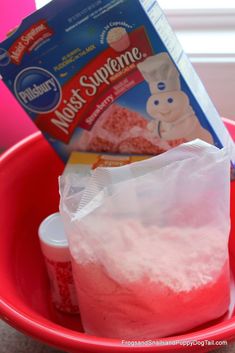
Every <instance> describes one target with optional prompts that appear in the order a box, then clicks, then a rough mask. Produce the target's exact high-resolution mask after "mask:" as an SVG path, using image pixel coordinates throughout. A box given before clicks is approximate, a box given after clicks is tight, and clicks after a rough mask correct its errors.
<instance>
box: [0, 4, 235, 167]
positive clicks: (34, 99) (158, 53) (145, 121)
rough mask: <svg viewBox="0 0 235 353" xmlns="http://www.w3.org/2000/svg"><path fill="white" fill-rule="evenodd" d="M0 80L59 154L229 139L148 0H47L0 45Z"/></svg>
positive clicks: (228, 142) (152, 151) (147, 149)
mask: <svg viewBox="0 0 235 353" xmlns="http://www.w3.org/2000/svg"><path fill="white" fill-rule="evenodd" d="M0 74H1V76H2V79H3V81H4V83H5V84H6V85H7V86H8V88H9V89H10V90H11V92H12V93H13V94H14V95H15V97H16V99H17V100H18V101H19V103H20V104H21V105H22V107H23V108H24V109H25V110H26V112H27V113H28V114H29V116H30V117H31V119H32V120H33V121H34V123H35V124H36V125H37V126H38V128H39V129H40V130H41V131H42V132H43V134H44V135H45V137H46V138H47V139H48V141H49V142H50V143H51V144H52V146H53V147H54V148H55V150H56V151H57V153H58V154H59V155H60V156H61V158H62V159H63V160H64V161H66V160H67V159H68V157H69V154H70V152H71V151H74V150H78V151H94V152H109V153H117V154H148V155H156V154H159V153H162V152H164V151H167V150H168V149H170V148H171V147H174V146H176V145H178V144H180V143H182V142H186V141H190V140H193V139H195V138H201V139H202V140H204V141H207V142H209V143H213V144H215V145H216V146H218V147H219V148H221V147H222V146H227V147H228V148H229V150H230V153H231V154H232V151H233V147H234V144H233V142H232V139H231V138H230V136H229V134H228V132H227V130H226V129H225V127H224V125H223V123H222V121H221V119H220V116H219V115H218V113H217V111H216V109H215V107H214V105H213V104H212V102H211V100H210V98H209V97H208V95H207V93H206V91H205V89H204V87H203V85H202V83H201V81H200V79H199V78H198V76H197V74H196V72H195V71H194V69H193V67H192V65H191V63H190V62H189V60H188V58H187V56H186V54H185V53H184V52H183V50H182V47H181V45H180V44H179V42H178V40H177V38H176V36H175V34H174V33H173V31H172V29H171V27H170V26H169V24H168V22H167V20H166V17H165V15H164V13H163V12H162V10H161V8H160V7H159V5H158V3H157V2H156V1H155V0H79V1H77V0H54V1H52V2H51V3H49V4H48V5H46V6H44V7H43V8H41V9H40V10H38V11H36V12H35V13H33V14H32V15H31V16H29V17H27V18H26V19H24V20H23V22H22V23H21V24H20V26H19V27H18V29H17V30H16V31H15V32H14V33H13V34H12V35H11V36H10V37H9V38H8V39H6V40H5V41H4V42H2V43H0Z"/></svg>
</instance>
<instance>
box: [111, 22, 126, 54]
mask: <svg viewBox="0 0 235 353" xmlns="http://www.w3.org/2000/svg"><path fill="white" fill-rule="evenodd" d="M107 42H108V44H109V46H110V47H111V48H113V49H114V50H115V51H117V52H121V51H124V50H126V49H127V48H128V47H129V45H130V38H129V35H128V33H127V31H126V30H125V28H123V27H114V28H111V29H110V30H109V31H108V34H107Z"/></svg>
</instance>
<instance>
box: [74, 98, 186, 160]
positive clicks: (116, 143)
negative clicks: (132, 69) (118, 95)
mask: <svg viewBox="0 0 235 353" xmlns="http://www.w3.org/2000/svg"><path fill="white" fill-rule="evenodd" d="M147 125H148V121H147V120H146V118H144V117H142V116H141V115H140V114H139V113H137V112H134V111H131V110H129V109H127V108H124V107H121V106H120V105H118V104H113V105H112V106H111V107H110V108H108V109H107V110H106V111H105V112H104V113H103V114H102V115H101V116H100V117H99V119H98V120H97V122H96V123H95V125H94V126H93V127H92V130H91V131H89V132H88V131H84V132H82V134H81V135H80V138H79V141H78V142H76V146H74V147H75V149H78V150H81V151H94V152H110V153H128V154H129V153H134V154H149V155H157V154H160V153H162V152H165V151H167V150H168V149H170V148H171V147H175V146H177V145H179V144H180V143H183V142H185V140H183V139H180V140H174V141H162V140H161V139H160V138H159V137H157V136H154V135H153V134H152V133H151V132H150V131H149V130H148V128H147Z"/></svg>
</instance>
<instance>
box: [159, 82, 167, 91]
mask: <svg viewBox="0 0 235 353" xmlns="http://www.w3.org/2000/svg"><path fill="white" fill-rule="evenodd" d="M157 88H158V89H159V91H164V90H165V89H166V84H165V83H164V82H158V84H157Z"/></svg>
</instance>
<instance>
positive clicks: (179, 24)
mask: <svg viewBox="0 0 235 353" xmlns="http://www.w3.org/2000/svg"><path fill="white" fill-rule="evenodd" d="M189 1H190V0H189ZM212 1H213V0H212ZM164 11H165V14H166V16H167V17H168V19H169V21H170V22H171V24H172V26H173V27H174V29H175V30H220V29H223V30H228V29H231V30H235V8H234V9H175V10H174V9H166V10H164Z"/></svg>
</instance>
